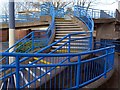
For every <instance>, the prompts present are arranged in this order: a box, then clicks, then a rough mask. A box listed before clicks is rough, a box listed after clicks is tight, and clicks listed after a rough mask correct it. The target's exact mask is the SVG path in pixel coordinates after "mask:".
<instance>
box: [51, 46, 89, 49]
mask: <svg viewBox="0 0 120 90" xmlns="http://www.w3.org/2000/svg"><path fill="white" fill-rule="evenodd" d="M58 47H59V46H52V48H53V49H55V48H58ZM66 49H68V47H66ZM70 49H75V50H77V49H79V50H80V49H88V47H77V46H71V47H70Z"/></svg>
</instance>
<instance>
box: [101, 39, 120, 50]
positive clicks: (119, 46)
mask: <svg viewBox="0 0 120 90" xmlns="http://www.w3.org/2000/svg"><path fill="white" fill-rule="evenodd" d="M100 42H101V43H104V44H110V45H115V51H116V52H120V40H119V39H117V40H113V39H101V40H100Z"/></svg>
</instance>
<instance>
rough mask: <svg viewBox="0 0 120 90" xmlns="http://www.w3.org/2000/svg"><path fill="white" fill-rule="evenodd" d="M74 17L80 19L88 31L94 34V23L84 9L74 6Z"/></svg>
mask: <svg viewBox="0 0 120 90" xmlns="http://www.w3.org/2000/svg"><path fill="white" fill-rule="evenodd" d="M74 16H75V17H77V18H79V19H80V20H82V21H83V22H84V23H85V24H86V26H87V27H88V30H89V31H91V32H93V30H94V21H93V19H92V18H91V17H90V15H89V14H88V13H87V12H86V10H85V9H84V8H83V7H81V6H77V5H75V6H74Z"/></svg>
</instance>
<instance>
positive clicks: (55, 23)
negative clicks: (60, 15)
mask: <svg viewBox="0 0 120 90" xmlns="http://www.w3.org/2000/svg"><path fill="white" fill-rule="evenodd" d="M55 24H74V23H72V22H55Z"/></svg>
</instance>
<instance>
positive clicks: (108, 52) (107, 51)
mask: <svg viewBox="0 0 120 90" xmlns="http://www.w3.org/2000/svg"><path fill="white" fill-rule="evenodd" d="M101 52H103V53H102V54H101ZM87 54H94V55H97V54H101V55H99V56H97V57H92V58H90V59H86V60H81V57H82V56H84V55H87ZM0 55H3V56H7V57H10V56H12V57H16V60H17V61H16V64H14V65H0V67H2V68H10V69H14V68H18V71H17V69H16V72H13V71H12V72H11V74H9V76H6V75H7V74H5V76H4V77H1V78H0V80H3V81H4V78H9V77H10V76H11V75H13V74H15V73H16V75H18V77H19V74H17V73H19V72H22V71H23V70H24V69H25V68H31V69H32V68H36V69H37V68H38V67H41V68H48V67H49V68H50V69H47V73H52V71H53V70H55V67H58V66H59V67H60V68H64V67H68V66H69V67H71V66H74V67H75V66H77V67H76V69H73V70H75V71H76V72H74V73H76V75H75V76H74V77H76V76H79V77H80V78H81V79H80V81H81V80H82V82H81V83H80V82H78V81H77V80H78V78H76V79H75V83H76V84H75V85H74V84H72V86H70V87H67V88H79V87H82V86H84V85H87V84H88V83H90V82H93V81H94V80H97V79H99V78H100V77H102V76H104V77H106V74H107V73H108V72H109V71H111V70H112V68H113V62H114V58H113V57H114V46H109V47H104V48H100V49H97V50H92V51H88V52H82V53H66V54H56V53H55V54H42V53H40V54H39V53H38V54H37V53H36V54H32V53H29V54H28V53H8V52H3V53H0ZM18 57H19V58H20V57H31V58H32V57H44V58H48V57H49V58H50V59H53V58H54V57H56V59H57V58H58V59H57V60H59V58H61V57H64V59H65V58H66V60H65V61H63V63H59V62H58V63H52V64H37V63H36V64H34V65H33V64H30V65H29V64H28V65H26V64H25V65H24V64H20V63H19V62H18V61H19V59H18ZM74 57H78V58H76V62H72V61H70V62H69V58H70V60H72V58H74ZM103 58H105V59H103ZM53 60H54V59H53ZM73 60H74V59H73ZM55 61H56V60H55ZM98 61H99V62H98ZM60 62H61V60H60ZM65 62H66V63H65ZM105 62H106V63H105ZM89 63H91V64H89ZM84 64H85V65H84ZM96 65H97V66H96ZM98 65H99V68H98ZM18 66H19V67H18ZM69 67H68V68H69ZM79 67H80V68H83V72H81V73H80V71H79V70H81V69H80V68H79ZM88 67H91V68H88ZM20 68H22V70H21V69H20ZM95 68H96V70H97V73H95V71H94V70H93V71H92V73H93V74H92V75H90V73H91V72H90V69H95ZM69 69H70V68H69ZM86 69H87V71H86ZM71 70H72V69H70V70H69V71H71ZM69 71H68V73H69V74H71V72H69ZM28 73H30V72H28ZM47 73H44V74H40V76H38V77H36V78H34V79H33V81H30V82H28V83H26V84H25V85H24V86H20V85H18V88H21V89H22V88H25V87H26V86H28V85H30V84H31V83H32V82H35V81H36V80H38V79H41V78H43V77H44V76H45V75H47ZM57 73H58V71H56V74H57ZM82 73H83V75H84V78H83V77H82V76H81V74H82ZM64 74H65V73H64ZM88 74H89V75H90V77H89V78H88ZM91 76H92V77H91ZM93 76H94V77H93ZM74 77H73V78H74ZM86 77H87V78H88V79H86V80H85V81H84V79H85V78H86ZM98 77H99V78H98ZM51 78H52V76H51ZM68 79H69V78H68ZM17 80H19V78H17ZM50 80H51V79H50ZM58 80H59V79H58ZM69 80H70V79H69ZM71 81H72V80H70V82H71ZM18 82H19V81H18ZM44 83H46V79H45V82H44ZM64 83H67V82H66V81H65V82H64ZM17 84H19V83H17ZM55 84H57V83H55ZM63 88H66V87H63Z"/></svg>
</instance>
